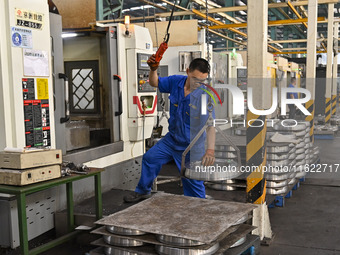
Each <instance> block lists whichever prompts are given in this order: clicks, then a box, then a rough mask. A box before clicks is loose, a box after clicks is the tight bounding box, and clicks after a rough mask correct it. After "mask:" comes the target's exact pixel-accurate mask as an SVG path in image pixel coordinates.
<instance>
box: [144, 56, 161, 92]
mask: <svg viewBox="0 0 340 255" xmlns="http://www.w3.org/2000/svg"><path fill="white" fill-rule="evenodd" d="M147 63H148V65H149V66H150V73H149V83H150V85H151V86H152V87H158V74H157V68H158V66H159V62H156V59H155V54H153V55H152V56H151V57H150V58H149V59H148V62H147Z"/></svg>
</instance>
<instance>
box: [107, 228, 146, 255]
mask: <svg viewBox="0 0 340 255" xmlns="http://www.w3.org/2000/svg"><path fill="white" fill-rule="evenodd" d="M105 228H106V231H107V232H108V233H111V234H114V235H103V241H104V243H105V244H106V246H105V247H104V252H105V254H106V255H112V254H121V252H124V251H122V250H120V249H119V247H140V246H143V245H144V244H145V243H144V242H142V241H140V240H134V239H130V238H128V236H130V237H131V236H140V235H145V234H146V233H145V232H143V231H139V230H134V229H128V228H122V227H116V226H106V227H105ZM127 254H129V253H127Z"/></svg>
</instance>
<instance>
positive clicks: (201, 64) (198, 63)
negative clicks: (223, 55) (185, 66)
mask: <svg viewBox="0 0 340 255" xmlns="http://www.w3.org/2000/svg"><path fill="white" fill-rule="evenodd" d="M195 70H198V71H200V72H201V73H209V72H210V65H209V62H208V61H207V60H205V59H204V58H195V59H194V60H193V61H191V63H190V65H189V71H190V72H193V71H195Z"/></svg>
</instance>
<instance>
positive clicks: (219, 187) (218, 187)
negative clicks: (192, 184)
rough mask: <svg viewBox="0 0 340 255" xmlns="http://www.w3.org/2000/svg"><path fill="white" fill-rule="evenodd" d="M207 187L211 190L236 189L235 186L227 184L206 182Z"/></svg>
mask: <svg viewBox="0 0 340 255" xmlns="http://www.w3.org/2000/svg"><path fill="white" fill-rule="evenodd" d="M207 186H208V188H210V189H213V190H225V191H231V190H237V187H235V186H231V185H229V184H222V183H221V184H217V183H213V184H212V183H209V184H207Z"/></svg>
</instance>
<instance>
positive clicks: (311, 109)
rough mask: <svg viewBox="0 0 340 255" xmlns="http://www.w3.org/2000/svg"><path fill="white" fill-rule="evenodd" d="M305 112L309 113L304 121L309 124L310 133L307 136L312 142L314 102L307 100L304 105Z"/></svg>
mask: <svg viewBox="0 0 340 255" xmlns="http://www.w3.org/2000/svg"><path fill="white" fill-rule="evenodd" d="M306 108H307V110H308V111H309V112H310V113H311V115H307V116H306V119H305V120H306V121H309V124H310V131H309V136H310V138H311V141H312V142H314V100H309V101H308V102H307V103H306Z"/></svg>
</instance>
